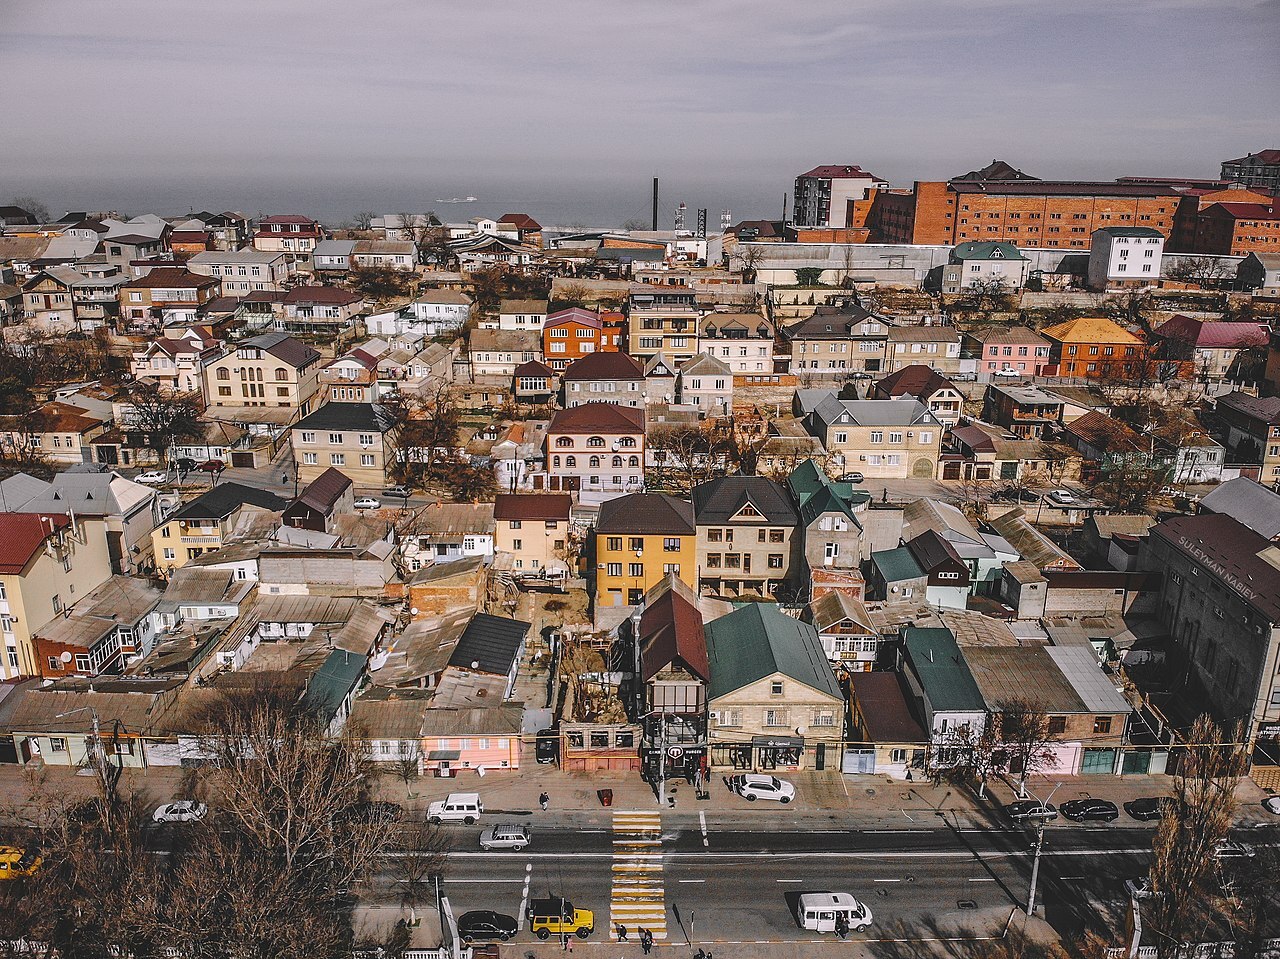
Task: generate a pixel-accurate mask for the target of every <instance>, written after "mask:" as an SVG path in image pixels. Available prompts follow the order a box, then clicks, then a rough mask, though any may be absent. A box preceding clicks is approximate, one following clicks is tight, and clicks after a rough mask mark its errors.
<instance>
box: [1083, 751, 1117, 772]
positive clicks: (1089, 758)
mask: <svg viewBox="0 0 1280 959" xmlns="http://www.w3.org/2000/svg"><path fill="white" fill-rule="evenodd" d="M1115 768H1116V751H1115V750H1114V749H1086V750H1085V751H1084V762H1083V763H1082V764H1081V766H1080V774H1081V775H1082V776H1088V775H1107V774H1109V773H1112V772H1115Z"/></svg>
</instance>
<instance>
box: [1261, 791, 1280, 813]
mask: <svg viewBox="0 0 1280 959" xmlns="http://www.w3.org/2000/svg"><path fill="white" fill-rule="evenodd" d="M1262 808H1263V809H1265V810H1266V811H1267V812H1269V813H1271V815H1273V816H1280V796H1268V797H1267V798H1266V799H1264V800H1262Z"/></svg>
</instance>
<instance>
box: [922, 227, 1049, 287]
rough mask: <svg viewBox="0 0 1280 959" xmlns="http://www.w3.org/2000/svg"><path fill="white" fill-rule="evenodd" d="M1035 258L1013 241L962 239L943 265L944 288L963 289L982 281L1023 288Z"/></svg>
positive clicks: (983, 282) (985, 283) (984, 283)
mask: <svg viewBox="0 0 1280 959" xmlns="http://www.w3.org/2000/svg"><path fill="white" fill-rule="evenodd" d="M1030 269H1031V261H1030V260H1029V259H1027V257H1025V256H1023V255H1022V252H1021V251H1020V250H1019V249H1018V248H1017V247H1016V246H1014V245H1013V244H1012V243H1000V242H997V241H994V240H987V241H981V242H976V241H974V242H969V243H961V244H960V245H959V246H957V247H956V248H955V249H953V250H952V251H951V257H950V262H949V263H948V264H947V265H946V266H944V267H943V268H942V292H943V293H959V292H961V291H962V290H969V289H973V288H974V287H975V286H979V285H995V284H1000V285H1002V286H1003V287H1004V288H1005V289H1008V290H1019V289H1021V288H1022V287H1023V285H1024V284H1025V283H1026V281H1027V273H1028V272H1029V271H1030Z"/></svg>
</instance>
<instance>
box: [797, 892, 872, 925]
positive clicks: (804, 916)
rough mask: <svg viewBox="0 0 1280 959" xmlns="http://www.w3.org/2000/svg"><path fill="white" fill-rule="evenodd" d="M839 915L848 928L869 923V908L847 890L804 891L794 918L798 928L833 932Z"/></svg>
mask: <svg viewBox="0 0 1280 959" xmlns="http://www.w3.org/2000/svg"><path fill="white" fill-rule="evenodd" d="M840 917H844V921H845V922H846V923H847V924H848V926H849V928H850V929H857V930H861V929H866V928H867V926H869V925H871V910H870V909H869V908H868V907H867V906H866V905H865V904H863V903H861V902H859V901H858V900H857V899H854V898H853V896H851V895H849V894H848V893H847V892H806V893H804V894H803V895H801V897H800V904H799V907H798V908H797V909H796V918H797V919H798V920H799V922H800V928H802V929H811V930H813V931H814V932H835V931H836V923H837V921H838V919H839V918H840Z"/></svg>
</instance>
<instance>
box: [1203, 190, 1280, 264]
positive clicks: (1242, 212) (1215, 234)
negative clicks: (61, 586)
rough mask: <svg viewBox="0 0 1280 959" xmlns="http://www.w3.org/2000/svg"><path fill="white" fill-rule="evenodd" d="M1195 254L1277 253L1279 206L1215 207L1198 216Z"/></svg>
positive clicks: (1218, 205) (1253, 204)
mask: <svg viewBox="0 0 1280 959" xmlns="http://www.w3.org/2000/svg"><path fill="white" fill-rule="evenodd" d="M1196 252H1197V253H1216V254H1218V255H1220V256H1244V255H1246V254H1248V253H1280V205H1277V204H1276V203H1275V202H1270V203H1214V204H1213V205H1212V206H1210V207H1209V208H1208V209H1206V210H1205V211H1204V212H1203V213H1201V214H1200V222H1199V224H1198V227H1197V229H1196Z"/></svg>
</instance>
